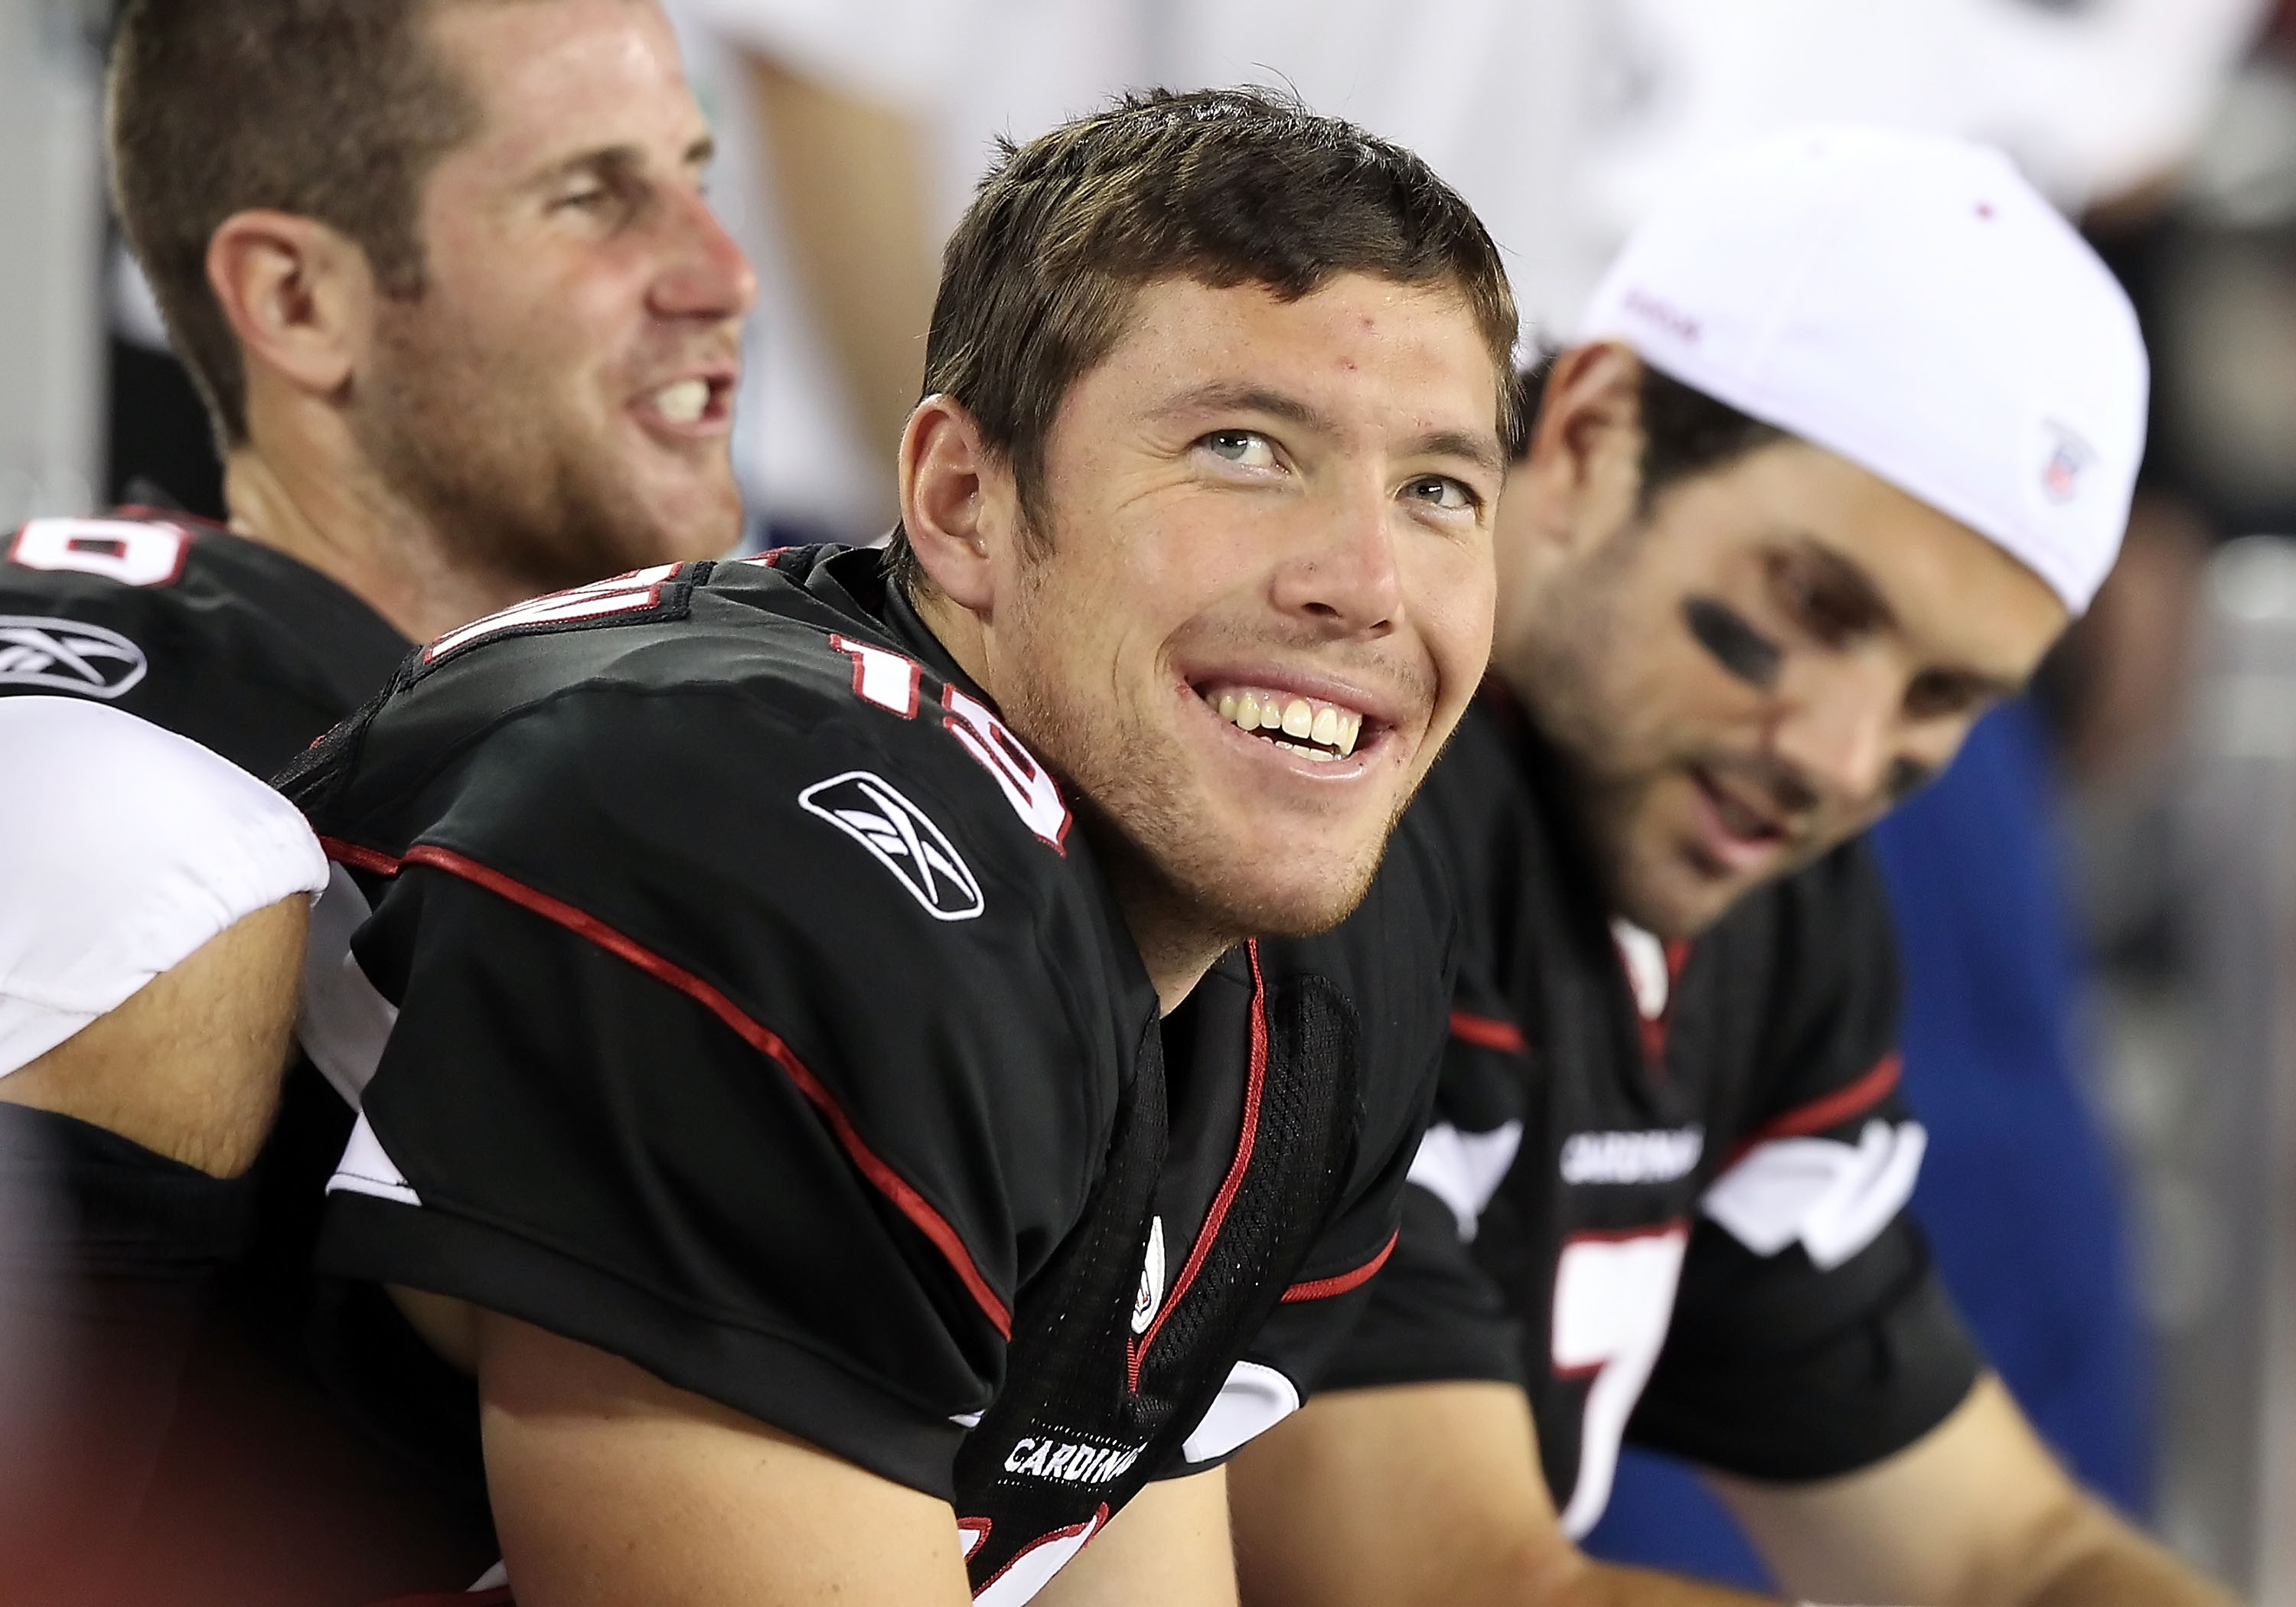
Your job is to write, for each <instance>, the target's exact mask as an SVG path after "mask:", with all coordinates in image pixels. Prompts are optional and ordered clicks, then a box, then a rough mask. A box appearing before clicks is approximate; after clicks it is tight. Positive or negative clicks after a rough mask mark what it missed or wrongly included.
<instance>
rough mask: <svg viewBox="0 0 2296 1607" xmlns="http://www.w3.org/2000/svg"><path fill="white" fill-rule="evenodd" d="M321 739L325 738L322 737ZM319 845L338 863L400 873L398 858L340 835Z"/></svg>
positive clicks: (383, 872)
mask: <svg viewBox="0 0 2296 1607" xmlns="http://www.w3.org/2000/svg"><path fill="white" fill-rule="evenodd" d="M320 740H321V741H324V740H325V739H324V737H322V738H321V739H320ZM319 847H320V849H322V850H324V852H325V854H326V856H327V857H328V858H330V859H332V860H333V861H335V862H336V863H337V864H338V865H349V866H350V867H351V868H352V869H353V870H358V871H371V872H373V873H374V874H375V875H378V876H396V875H397V874H398V860H396V859H393V858H392V857H390V856H389V855H388V854H384V853H379V852H377V851H376V850H375V849H363V848H361V847H359V845H358V844H357V843H356V842H345V841H344V840H342V839H341V838H340V837H322V838H320V839H319Z"/></svg>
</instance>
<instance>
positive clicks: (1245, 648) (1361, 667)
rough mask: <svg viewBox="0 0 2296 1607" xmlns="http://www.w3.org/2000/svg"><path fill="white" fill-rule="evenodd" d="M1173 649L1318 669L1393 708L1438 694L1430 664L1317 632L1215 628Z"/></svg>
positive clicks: (1425, 703)
mask: <svg viewBox="0 0 2296 1607" xmlns="http://www.w3.org/2000/svg"><path fill="white" fill-rule="evenodd" d="M1173 645H1174V647H1175V649H1176V650H1177V652H1180V653H1181V654H1182V656H1184V657H1185V656H1194V655H1197V654H1205V655H1207V656H1210V657H1213V658H1222V657H1233V658H1242V659H1250V658H1260V657H1267V658H1273V659H1275V660H1280V661H1284V662H1289V663H1292V664H1294V665H1296V666H1297V667H1298V668H1301V669H1303V670H1305V669H1311V668H1312V669H1316V670H1321V671H1324V672H1325V673H1327V674H1330V675H1333V676H1340V677H1342V678H1344V679H1346V680H1349V681H1352V682H1354V683H1356V684H1357V685H1359V686H1361V687H1362V688H1363V689H1364V690H1365V691H1366V692H1370V693H1380V694H1383V695H1384V697H1385V698H1386V699H1387V700H1388V701H1391V702H1392V703H1393V704H1394V705H1395V706H1396V707H1398V708H1404V709H1418V710H1422V711H1424V710H1427V709H1432V708H1433V707H1434V706H1435V698H1436V694H1437V693H1438V692H1439V690H1440V685H1439V680H1438V678H1437V676H1436V673H1435V666H1434V665H1433V664H1432V663H1431V662H1427V661H1424V660H1398V659H1397V658H1396V657H1395V656H1394V655H1392V654H1390V653H1387V652H1382V651H1381V650H1380V649H1379V648H1377V647H1374V646H1372V645H1370V644H1365V643H1361V642H1351V641H1348V640H1345V639H1342V638H1339V637H1334V636H1332V635H1324V634H1321V633H1318V632H1316V631H1315V630H1313V629H1312V628H1310V629H1299V628H1274V627H1267V626H1256V627H1252V628H1250V629H1243V628H1230V627H1223V626H1219V625H1216V624H1214V625H1207V626H1205V627H1201V628H1199V629H1196V630H1193V631H1191V632H1190V633H1189V635H1188V636H1187V638H1186V640H1185V642H1177V643H1175V644H1173Z"/></svg>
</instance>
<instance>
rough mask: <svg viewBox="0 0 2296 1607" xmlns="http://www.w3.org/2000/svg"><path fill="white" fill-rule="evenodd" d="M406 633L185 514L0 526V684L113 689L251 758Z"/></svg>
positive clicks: (104, 697) (310, 733)
mask: <svg viewBox="0 0 2296 1607" xmlns="http://www.w3.org/2000/svg"><path fill="white" fill-rule="evenodd" d="M405 650H406V644H405V643H404V642H403V641H401V640H400V639H399V638H398V635H397V634H396V633H395V632H393V631H392V630H391V629H390V627H389V626H388V625H387V624H385V623H384V622H383V620H382V619H381V618H380V617H379V616H377V615H376V614H374V612H373V611H372V610H370V609H368V608H367V607H366V606H365V604H364V603H360V602H359V601H358V599H357V598H356V597H353V596H352V595H351V594H349V593H348V592H346V591H344V590H343V589H342V588H341V587H340V586H337V585H336V584H335V583H334V582H333V581H332V580H330V579H328V578H326V577H324V576H323V575H321V574H319V573H318V571H316V570H312V569H310V568H308V567H307V566H306V565H304V564H301V563H299V562H296V561H295V560H293V559H291V558H289V557H287V556H285V555H284V554H283V553H275V552H273V551H271V550H270V549H268V548H266V547H263V546H260V545H258V544H256V543H254V542H251V541H248V540H245V539H242V537H237V536H234V535H233V534H231V533H230V532H229V531H227V530H225V529H221V528H220V527H217V526H214V525H209V524H207V523H204V522H203V521H198V520H195V519H193V518H190V517H189V516H186V515H178V514H171V513H160V512H152V511H148V510H132V509H131V510H123V511H121V512H118V513H115V514H111V515H108V516H105V517H102V518H91V519H37V520H34V521H31V522H30V523H29V524H26V525H24V526H23V527H21V529H17V530H16V531H14V532H12V534H10V535H8V536H6V537H0V693H61V694H66V695H70V696H75V697H84V698H90V699H94V700H97V701H103V702H108V703H111V704H114V705H115V706H117V707H119V708H123V709H128V710H129V711H131V712H133V713H135V714H137V715H139V716H141V717H143V718H146V719H149V720H151V721H152V722H153V723H155V724H157V725H160V726H165V727H167V728H168V729H169V730H172V731H176V732H177V733H179V734H183V735H185V736H189V737H191V738H193V740H195V741H198V742H201V743H202V744H203V745H205V746H207V747H209V748H212V749H214V750H217V751H218V752H220V753H222V754H224V755H225V757H226V758H231V759H233V760H234V761H235V762H237V763H239V764H241V765H242V767H246V768H248V769H250V770H252V771H255V772H256V773H258V774H267V773H268V772H269V771H270V770H272V769H275V768H276V767H278V766H279V765H280V764H282V763H283V762H285V760H286V759H287V758H289V757H290V756H291V755H292V754H293V753H294V752H295V751H296V750H298V749H299V748H301V747H302V746H303V745H304V744H306V743H307V742H310V741H311V739H312V738H313V737H315V736H316V735H317V734H319V733H320V732H322V731H324V730H325V729H326V728H327V726H330V725H332V723H333V722H334V721H335V720H337V719H339V718H340V717H342V716H343V715H345V714H347V713H348V712H349V711H350V710H351V709H355V708H356V707H357V705H358V704H359V703H360V702H361V701H364V700H365V698H366V697H367V696H368V695H369V694H370V693H373V691H374V690H375V689H376V688H377V687H379V686H380V685H381V684H382V683H383V682H384V681H385V680H387V679H388V678H389V674H390V669H391V667H392V665H393V664H394V663H395V662H396V661H397V660H398V657H399V655H400V654H401V653H403V652H405Z"/></svg>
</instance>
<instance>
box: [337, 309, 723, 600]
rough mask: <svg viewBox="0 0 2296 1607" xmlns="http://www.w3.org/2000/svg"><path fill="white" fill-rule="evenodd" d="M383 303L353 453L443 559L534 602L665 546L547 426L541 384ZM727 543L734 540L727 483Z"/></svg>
mask: <svg viewBox="0 0 2296 1607" xmlns="http://www.w3.org/2000/svg"><path fill="white" fill-rule="evenodd" d="M434 322H436V321H434V320H430V319H428V318H426V315H425V314H424V313H423V312H422V310H421V309H420V308H419V307H416V306H415V305H413V304H403V305H398V306H393V307H387V308H386V309H385V311H384V312H383V314H382V324H381V330H380V332H379V334H378V340H377V345H378V348H379V354H380V355H379V359H378V361H377V362H376V363H375V364H374V365H373V369H372V371H371V373H370V374H369V376H368V377H367V379H366V381H365V396H364V397H363V398H362V402H363V406H361V407H360V408H359V409H358V410H357V413H356V414H355V415H354V417H355V429H356V430H357V435H358V439H359V444H360V447H361V448H362V449H363V450H364V451H365V453H366V455H367V456H368V459H369V461H370V462H372V463H374V464H375V466H376V468H377V469H378V471H380V472H381V474H382V475H383V477H384V480H385V483H386V484H387V485H388V486H389V488H390V490H391V491H392V493H393V494H394V495H396V496H398V497H399V498H400V499H401V500H402V501H404V502H405V503H406V504H407V506H408V507H409V508H411V509H412V510H413V512H414V513H415V514H416V515H417V517H419V518H420V519H421V520H422V521H423V522H424V523H425V524H426V525H427V526H428V527H429V529H430V531H431V532H432V534H433V536H434V537H435V539H436V540H437V542H438V544H439V546H440V547H441V548H442V549H443V551H444V553H445V554H446V555H447V558H448V560H449V562H454V563H455V564H457V565H459V566H463V567H466V568H470V569H474V570H479V571H480V572H481V573H483V574H485V575H487V576H488V577H490V578H493V579H494V580H495V581H496V583H497V584H498V585H499V586H501V588H502V589H504V590H508V591H512V592H515V593H516V594H520V595H525V596H532V595H536V594H540V593H543V592H552V591H560V590H563V589H564V588H566V587H568V586H581V585H585V584H586V583H588V582H590V581H593V580H598V579H603V578H605V577H607V576H609V575H617V574H620V573H622V572H623V571H625V570H631V569H635V568H639V567H641V566H643V565H644V564H647V563H650V562H661V561H662V560H663V559H664V558H665V557H666V556H668V555H669V554H670V553H672V552H674V551H675V550H676V547H677V546H679V545H684V544H683V543H676V542H673V541H672V540H671V539H670V538H669V535H668V533H667V532H665V531H663V530H662V529H660V522H661V521H660V516H659V515H658V514H657V513H656V512H654V511H653V510H652V509H650V508H649V507H648V506H647V505H646V504H645V501H644V497H643V496H640V495H639V494H638V493H637V492H636V491H635V489H633V488H631V487H630V486H629V485H628V484H627V483H626V481H625V480H623V479H621V478H620V476H619V473H618V471H617V465H616V461H615V458H614V456H613V455H612V454H611V452H608V451H605V450H602V449H598V448H597V447H596V446H595V444H594V443H590V442H586V441H583V440H579V439H572V438H571V435H570V432H568V431H567V430H564V429H562V428H559V429H555V430H554V429H553V422H554V421H557V420H559V419H562V417H563V414H560V413H558V412H556V411H554V410H553V401H554V398H553V389H554V385H553V380H552V378H551V376H549V375H547V374H545V373H541V372H538V371H529V370H527V369H525V368H524V367H522V365H519V364H518V363H517V362H516V361H515V360H514V359H512V358H510V357H504V356H503V355H501V354H490V353H488V351H487V350H486V348H484V346H483V344H482V343H480V342H479V341H476V340H458V339H455V338H454V336H453V334H452V332H451V331H446V330H434V329H433V328H432V324H433V323H434ZM726 490H727V500H726V507H725V509H724V510H723V512H722V515H721V518H722V522H723V524H724V527H725V529H724V536H725V539H724V541H723V543H722V544H720V545H721V546H722V547H731V546H732V545H733V544H734V539H735V537H737V536H738V534H739V521H740V516H739V508H738V502H737V501H736V500H735V499H734V496H733V492H732V485H731V480H730V475H729V477H728V480H727V486H726Z"/></svg>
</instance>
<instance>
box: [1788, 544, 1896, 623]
mask: <svg viewBox="0 0 2296 1607" xmlns="http://www.w3.org/2000/svg"><path fill="white" fill-rule="evenodd" d="M1793 546H1794V550H1795V552H1796V553H1797V554H1798V555H1799V556H1800V557H1801V558H1803V559H1805V560H1807V561H1808V562H1810V563H1811V564H1813V565H1815V566H1816V569H1817V570H1818V576H1817V578H1818V579H1819V580H1820V581H1822V582H1823V583H1824V584H1825V585H1826V586H1830V587H1832V588H1833V589H1834V590H1835V591H1836V592H1838V593H1839V594H1841V600H1842V602H1843V603H1846V604H1847V605H1848V606H1849V609H1850V610H1852V611H1855V612H1856V613H1857V615H1858V616H1860V618H1861V619H1862V621H1863V625H1862V628H1865V629H1868V630H1890V629H1893V628H1895V627H1896V626H1897V623H1898V613H1897V611H1896V610H1895V609H1893V608H1891V607H1890V603H1889V599H1888V598H1886V597H1884V596H1882V588H1881V587H1880V586H1876V585H1874V577H1873V576H1871V575H1870V574H1868V573H1866V566H1865V565H1864V564H1862V563H1860V562H1857V560H1856V559H1855V558H1852V557H1850V556H1849V554H1848V553H1841V552H1838V551H1836V550H1835V549H1834V548H1833V547H1830V546H1828V545H1826V544H1825V542H1823V541H1820V540H1819V539H1818V538H1817V537H1816V536H1815V535H1813V534H1811V533H1810V532H1808V531H1807V530H1803V531H1799V532H1797V533H1796V535H1795V537H1794V541H1793Z"/></svg>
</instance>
